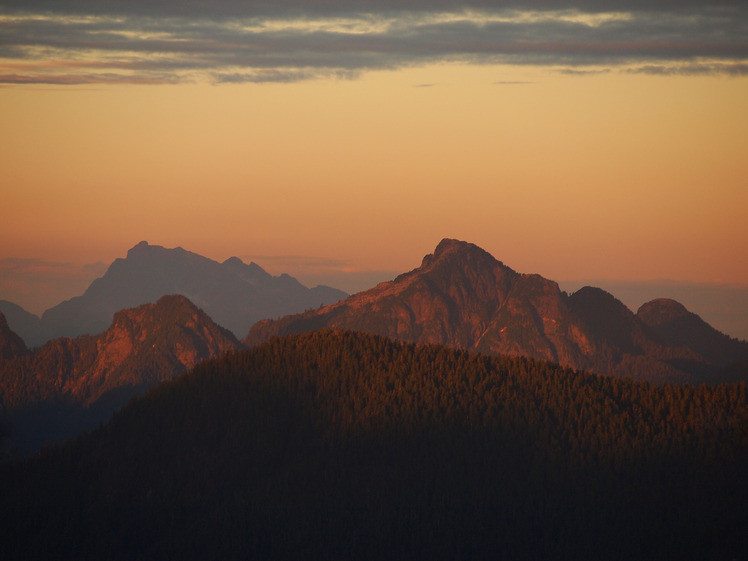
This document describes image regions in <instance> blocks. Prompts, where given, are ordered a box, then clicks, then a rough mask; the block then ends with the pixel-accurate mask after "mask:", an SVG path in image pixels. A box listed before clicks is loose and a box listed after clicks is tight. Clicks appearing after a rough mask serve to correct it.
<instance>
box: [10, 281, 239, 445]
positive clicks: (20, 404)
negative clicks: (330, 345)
mask: <svg viewBox="0 0 748 561" xmlns="http://www.w3.org/2000/svg"><path fill="white" fill-rule="evenodd" d="M240 347H241V345H240V343H239V342H238V341H237V340H236V338H235V337H234V336H233V335H232V334H231V332H229V331H228V330H226V329H224V328H222V327H219V326H218V325H216V324H215V323H214V322H213V321H212V320H211V319H210V317H208V315H207V314H205V313H204V312H203V311H201V310H199V309H198V308H197V307H196V306H195V305H194V304H192V303H191V302H190V301H189V300H187V299H186V298H185V297H183V296H164V297H162V298H160V299H159V300H158V302H156V303H155V304H144V305H142V306H139V307H137V308H134V309H128V310H122V311H119V312H117V314H115V316H114V320H113V322H112V324H111V326H110V327H109V329H107V330H106V331H105V332H103V333H101V334H99V335H96V336H91V335H82V336H79V337H76V338H74V339H70V338H67V337H61V338H58V339H54V340H52V341H49V342H47V343H46V344H45V345H43V346H42V347H40V348H38V349H36V350H35V351H29V350H28V349H27V348H26V347H25V345H23V342H22V341H21V340H20V338H19V337H18V336H17V335H15V334H14V333H13V332H11V331H10V330H9V329H8V327H7V323H6V322H5V319H4V317H3V316H2V314H0V357H2V360H0V413H2V419H3V420H4V422H5V423H6V425H7V429H8V432H9V435H8V436H9V438H10V441H11V442H10V443H9V446H8V447H9V448H11V449H13V448H15V449H16V451H17V452H18V453H23V452H28V451H31V450H34V449H36V448H38V447H39V446H40V445H42V444H44V443H45V442H52V441H57V440H60V439H63V438H67V437H71V436H74V435H76V434H78V433H79V432H81V431H83V430H89V429H92V428H95V427H96V426H97V425H98V424H99V423H101V422H103V421H105V420H108V419H109V417H110V416H111V414H112V413H113V412H114V411H116V410H117V409H119V408H120V407H121V406H122V405H124V404H125V403H126V402H127V401H128V400H129V399H130V398H131V397H132V396H134V395H137V394H140V393H143V392H144V391H145V390H146V389H148V388H149V387H151V386H153V385H155V384H158V383H160V382H163V381H164V380H169V379H172V378H174V377H175V376H176V375H178V374H180V373H181V372H183V371H185V370H187V369H190V368H192V367H193V366H195V365H196V364H197V363H198V362H200V361H202V360H204V359H206V358H210V357H213V356H216V355H218V354H220V353H222V352H224V351H228V350H233V349H237V348H240Z"/></svg>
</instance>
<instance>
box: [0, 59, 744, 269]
mask: <svg viewBox="0 0 748 561" xmlns="http://www.w3.org/2000/svg"><path fill="white" fill-rule="evenodd" d="M746 100H748V79H747V78H726V77H694V76H685V77H674V76H642V75H622V74H616V75H611V74H605V75H588V76H568V75H563V74H560V73H557V72H553V71H550V70H548V69H538V68H531V67H519V68H518V67H502V66H485V65H480V66H469V65H457V64H442V65H432V66H425V67H418V68H410V69H401V70H395V71H373V72H369V73H366V74H364V75H363V76H361V77H359V78H357V79H353V80H346V79H322V80H313V81H306V82H300V83H293V84H285V83H283V84H244V85H228V84H224V85H211V84H191V85H190V84H187V85H185V84H181V85H160V86H132V85H112V86H107V85H97V86H88V87H69V88H60V87H59V86H57V87H53V86H33V87H31V86H9V87H4V88H1V89H0V115H1V117H2V128H1V132H0V184H2V186H3V188H2V189H3V204H2V209H0V213H1V214H2V219H1V220H0V257H37V258H42V259H50V260H64V261H73V262H82V263H88V262H94V261H104V262H110V261H111V260H113V259H114V258H116V257H121V256H123V255H124V253H125V252H126V251H127V249H128V248H129V247H131V246H132V245H134V244H135V243H137V242H138V241H140V240H141V239H146V240H148V241H149V242H151V243H154V244H160V245H165V246H167V247H174V246H177V245H181V246H183V247H185V248H187V249H190V250H192V251H195V252H198V253H201V254H204V255H207V256H209V257H213V258H215V259H219V260H221V259H225V258H226V257H229V256H231V255H238V256H242V257H252V256H283V255H297V256H308V257H315V258H319V259H335V260H342V261H346V262H347V263H348V264H349V268H353V269H379V270H394V271H402V270H407V269H409V268H412V267H414V266H416V265H417V264H418V263H419V262H420V258H421V257H422V256H423V254H425V253H427V252H429V251H431V250H433V247H434V246H435V245H436V243H437V242H438V241H439V240H440V239H441V238H442V237H456V238H460V239H465V240H468V241H472V242H474V243H476V244H478V245H480V246H481V247H484V248H485V249H486V250H488V251H489V252H491V253H493V254H494V255H495V256H496V257H497V258H499V259H502V260H503V261H504V262H505V263H507V264H508V265H510V266H512V267H514V268H515V269H518V270H520V271H523V272H540V273H541V274H544V275H545V276H548V277H551V278H556V279H572V278H616V279H652V278H671V279H678V280H697V281H726V282H748V221H747V220H745V212H746V209H748V158H746V157H745V150H746V146H747V142H746V140H747V139H748V137H747V134H748V133H746V131H748V102H746ZM258 262H260V264H262V262H261V261H258Z"/></svg>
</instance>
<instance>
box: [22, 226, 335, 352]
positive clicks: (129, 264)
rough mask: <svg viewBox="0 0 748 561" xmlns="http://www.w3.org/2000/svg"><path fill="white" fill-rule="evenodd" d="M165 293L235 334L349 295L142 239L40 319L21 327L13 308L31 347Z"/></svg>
mask: <svg viewBox="0 0 748 561" xmlns="http://www.w3.org/2000/svg"><path fill="white" fill-rule="evenodd" d="M168 294H181V295H183V296H185V297H187V298H188V299H189V300H190V301H192V302H193V303H194V304H195V305H197V306H198V307H200V308H201V309H203V310H205V311H206V312H207V313H208V315H210V316H211V318H212V319H213V320H214V321H215V322H217V323H218V324H219V325H222V326H223V327H225V328H227V329H229V330H230V331H232V332H233V333H234V335H235V336H241V335H243V334H245V333H246V332H247V331H248V330H249V328H250V327H251V326H252V324H254V323H255V322H256V321H257V320H259V319H262V318H276V317H281V316H284V315H287V314H290V313H294V312H299V311H302V310H307V309H310V308H317V307H319V306H320V305H322V304H329V303H331V302H334V301H336V300H339V299H341V298H343V297H345V296H347V294H346V293H345V292H343V291H340V290H337V289H334V288H331V287H326V286H317V287H314V288H307V287H305V286H304V285H302V284H301V283H300V282H298V281H297V280H296V279H294V278H293V277H291V276H289V275H286V274H282V275H280V276H278V277H275V276H273V275H271V274H269V273H267V272H266V271H265V270H264V269H262V267H260V266H259V265H257V264H256V263H254V262H252V263H250V264H245V263H244V262H243V261H241V259H239V258H237V257H232V258H229V259H227V260H225V261H224V262H223V263H219V262H217V261H214V260H212V259H209V258H207V257H203V256H202V255H199V254H197V253H193V252H190V251H187V250H185V249H184V248H182V247H176V248H173V249H169V248H165V247H163V246H159V245H150V244H149V243H148V242H146V241H141V242H139V243H138V244H136V245H135V246H133V247H132V248H130V249H129V250H128V252H127V255H126V257H125V258H118V259H115V260H114V261H113V262H112V263H111V265H110V266H109V268H108V269H107V271H106V272H105V273H104V275H103V276H102V277H99V278H97V279H95V280H94V281H93V282H92V283H91V284H90V285H89V287H88V288H87V289H86V291H85V292H84V293H83V294H82V295H80V296H76V297H73V298H71V299H69V300H66V301H64V302H61V303H60V304H58V305H57V306H54V307H52V308H50V309H48V310H46V311H45V312H44V313H43V314H42V316H41V318H39V320H38V322H33V321H31V320H30V319H29V318H27V317H26V316H23V318H24V321H25V323H23V324H22V321H21V320H22V315H21V312H18V311H17V310H15V309H14V308H13V312H14V314H15V315H14V320H15V321H18V325H19V327H22V329H14V331H16V332H17V333H19V334H20V335H21V336H22V337H23V338H24V340H25V341H26V344H27V345H28V346H31V347H35V346H39V345H41V344H43V343H44V342H46V341H48V340H51V339H54V338H57V337H63V336H65V337H76V336H78V335H83V334H97V333H100V332H102V331H104V330H105V329H106V328H107V327H108V326H109V324H110V323H111V321H112V318H113V316H114V314H115V313H116V312H117V311H119V310H122V309H127V308H132V307H135V306H139V305H141V304H145V303H148V302H155V301H157V300H158V299H159V298H160V297H161V296H165V295H168ZM8 309H11V306H8ZM19 309H20V308H19ZM29 315H30V314H29ZM16 318H18V319H16ZM12 325H14V324H13V323H12ZM14 327H15V325H14Z"/></svg>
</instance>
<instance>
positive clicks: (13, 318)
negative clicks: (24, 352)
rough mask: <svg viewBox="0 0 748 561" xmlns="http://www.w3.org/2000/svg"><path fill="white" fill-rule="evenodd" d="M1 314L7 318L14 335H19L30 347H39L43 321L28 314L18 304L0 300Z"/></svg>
mask: <svg viewBox="0 0 748 561" xmlns="http://www.w3.org/2000/svg"><path fill="white" fill-rule="evenodd" d="M0 313H2V314H3V315H4V316H5V319H6V320H7V322H8V325H9V326H10V328H11V329H12V330H13V333H15V334H16V335H18V336H19V337H20V338H21V339H23V341H24V342H25V343H26V345H28V346H32V347H34V346H38V345H39V344H40V343H43V341H41V339H40V337H41V319H40V318H39V316H36V315H34V314H32V313H31V312H27V311H26V310H24V309H23V308H22V307H21V306H19V305H18V304H14V303H13V302H9V301H8V300H0Z"/></svg>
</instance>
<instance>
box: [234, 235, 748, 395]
mask: <svg viewBox="0 0 748 561" xmlns="http://www.w3.org/2000/svg"><path fill="white" fill-rule="evenodd" d="M694 315H695V314H694ZM689 317H691V316H689ZM704 325H707V324H705V322H704ZM320 328H334V329H353V330H361V331H365V332H368V333H374V334H378V335H383V336H386V337H391V338H395V339H399V340H403V341H409V342H416V343H437V344H444V345H447V346H452V347H457V348H464V349H471V350H476V351H479V352H484V353H488V354H492V355H497V354H509V355H522V356H529V357H532V358H538V359H543V360H549V361H553V362H558V363H559V364H561V365H563V366H568V367H572V368H576V369H588V370H591V371H594V372H598V373H603V374H612V375H624V376H634V377H637V378H640V379H644V380H648V381H653V382H658V383H662V382H678V383H683V382H693V383H697V382H699V381H706V379H707V378H705V376H707V374H709V375H710V376H712V375H714V371H715V370H717V368H718V367H719V366H722V365H721V364H718V363H716V362H715V361H714V355H713V353H712V354H710V353H709V352H706V350H705V349H695V348H692V347H691V346H688V345H687V344H686V342H684V341H680V342H678V341H675V340H674V339H672V338H671V339H668V338H667V337H665V336H663V334H661V333H658V332H657V329H656V328H655V327H652V326H649V325H647V323H646V322H645V321H643V320H642V318H640V317H637V315H636V314H634V313H633V312H632V311H631V310H629V309H628V308H627V307H626V306H625V305H624V304H623V303H622V302H620V301H619V300H618V299H616V298H615V297H614V296H613V295H611V294H609V293H607V292H605V291H603V290H602V289H597V288H594V287H584V288H583V289H580V290H579V291H577V292H575V293H574V294H572V295H568V294H566V293H565V292H563V291H561V290H560V288H559V285H558V283H557V282H555V281H552V280H549V279H545V278H544V277H542V276H540V275H537V274H523V273H518V272H516V271H514V270H513V269H511V268H510V267H507V266H506V265H504V264H503V263H502V262H501V261H499V260H497V259H495V258H494V257H493V256H491V255H490V254H489V253H487V252H486V251H484V250H483V249H481V248H479V247H478V246H476V245H474V244H471V243H468V242H463V241H459V240H454V239H444V240H442V241H441V242H439V244H438V245H437V246H436V249H435V250H434V252H433V253H431V254H428V255H426V256H425V257H424V258H423V260H422V262H421V265H420V266H419V267H417V268H416V269H413V270H411V271H408V272H406V273H403V274H401V275H399V276H398V277H396V278H395V279H394V280H393V281H389V282H384V283H381V284H379V285H377V286H376V287H374V288H372V289H370V290H367V291H364V292H360V293H357V294H354V295H352V296H349V297H348V298H346V299H344V300H341V301H339V302H337V303H335V304H332V305H329V306H325V307H323V308H321V309H319V310H309V311H307V312H304V313H300V314H295V315H292V316H287V317H284V318H280V319H278V320H262V321H260V322H258V323H256V324H255V325H254V326H253V327H252V328H251V329H250V331H249V332H248V334H247V335H246V336H245V338H244V339H243V342H244V343H245V344H247V345H250V346H251V345H254V344H257V343H259V342H262V341H264V340H266V339H267V338H268V337H270V336H272V335H283V334H293V333H301V332H304V331H309V330H313V329H320ZM710 329H713V328H710ZM714 331H715V332H716V330H714ZM717 333H718V332H717ZM723 337H725V338H727V339H728V340H729V337H727V336H724V335H723ZM725 345H726V348H729V349H730V352H731V354H730V361H728V362H734V361H737V360H742V359H748V344H745V345H743V344H742V343H741V342H739V341H733V342H732V343H730V342H729V341H728V342H727V343H725ZM746 377H747V378H748V373H746ZM709 380H710V381H716V380H718V379H715V378H713V377H712V378H709Z"/></svg>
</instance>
